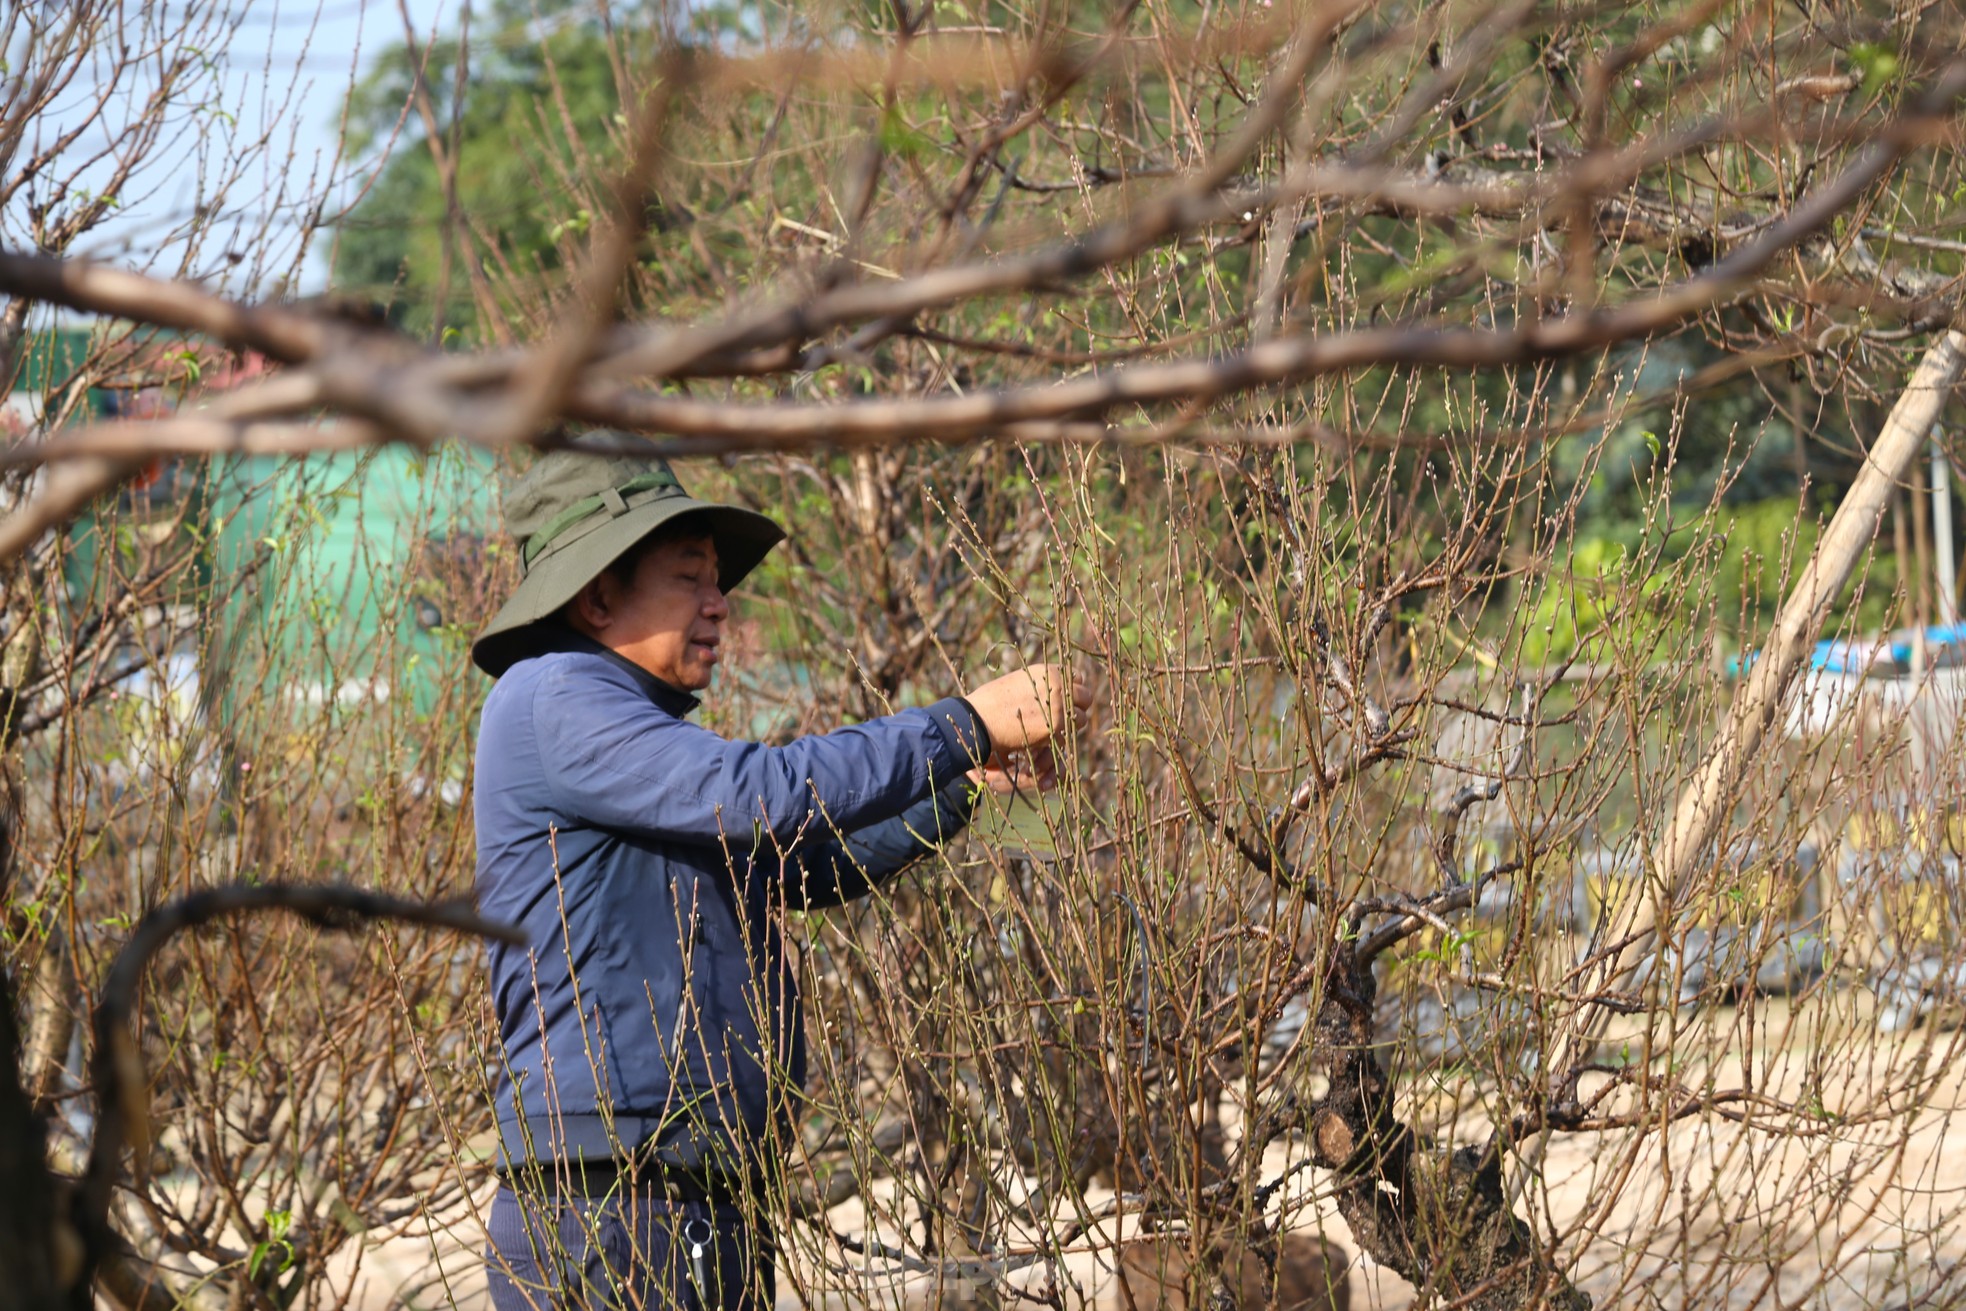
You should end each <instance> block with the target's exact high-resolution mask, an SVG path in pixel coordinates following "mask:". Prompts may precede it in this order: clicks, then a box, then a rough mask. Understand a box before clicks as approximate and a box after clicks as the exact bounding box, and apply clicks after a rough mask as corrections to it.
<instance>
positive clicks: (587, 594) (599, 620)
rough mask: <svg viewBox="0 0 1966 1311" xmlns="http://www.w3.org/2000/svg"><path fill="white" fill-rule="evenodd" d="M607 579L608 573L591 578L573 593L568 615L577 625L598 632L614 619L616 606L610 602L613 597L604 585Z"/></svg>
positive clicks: (568, 606) (568, 605) (568, 604)
mask: <svg viewBox="0 0 1966 1311" xmlns="http://www.w3.org/2000/svg"><path fill="white" fill-rule="evenodd" d="M606 580H607V575H606V574H602V575H601V576H600V577H598V578H594V579H590V580H589V581H588V583H587V585H586V586H584V587H582V588H581V589H580V590H579V591H578V592H575V593H574V594H573V600H571V601H569V602H567V615H568V617H569V618H571V619H572V620H573V621H574V624H575V626H576V627H579V628H583V629H587V630H588V631H590V632H595V633H598V632H601V631H603V630H604V629H606V628H607V626H608V624H609V623H611V622H612V621H613V619H614V607H613V606H612V605H611V604H610V602H611V601H612V600H613V598H612V597H610V596H609V595H608V592H607V588H605V587H604V586H602V584H603V583H604V582H605V581H606Z"/></svg>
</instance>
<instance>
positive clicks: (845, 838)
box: [754, 778, 978, 910]
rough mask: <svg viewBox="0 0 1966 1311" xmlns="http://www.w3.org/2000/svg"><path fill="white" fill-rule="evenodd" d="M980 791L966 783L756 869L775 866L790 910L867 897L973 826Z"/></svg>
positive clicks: (763, 861) (760, 862) (769, 858)
mask: <svg viewBox="0 0 1966 1311" xmlns="http://www.w3.org/2000/svg"><path fill="white" fill-rule="evenodd" d="M977 793H978V785H976V784H974V783H972V782H971V781H970V780H969V779H968V778H959V779H957V780H956V781H955V782H953V783H949V784H947V785H945V786H944V787H942V788H941V789H940V790H939V791H936V792H932V793H930V794H929V795H928V796H926V797H924V798H923V799H922V800H920V801H918V802H916V803H915V804H914V805H912V806H910V807H908V809H907V810H905V811H903V812H902V813H901V814H899V815H896V816H895V817H894V818H893V819H890V820H885V821H883V822H882V823H879V824H870V825H868V826H866V827H865V828H861V829H856V830H855V831H853V832H851V833H846V834H834V833H829V834H828V835H827V836H826V837H824V838H815V839H812V840H810V841H806V842H801V843H799V844H798V845H797V846H796V847H794V848H792V850H790V851H788V852H786V853H785V854H784V855H783V856H782V857H774V855H773V853H772V852H770V851H769V850H766V851H765V852H762V853H760V855H759V857H758V859H757V862H756V864H755V866H754V868H755V869H757V870H758V871H759V872H760V873H762V874H766V875H767V876H768V875H769V873H770V872H771V868H772V865H773V863H774V861H775V860H776V861H777V864H778V869H779V883H780V891H781V893H782V895H783V896H784V898H785V904H786V905H787V906H788V907H789V908H790V909H792V910H825V909H826V908H827V907H829V906H838V905H841V904H842V903H844V902H849V901H852V900H854V899H855V898H856V897H864V896H866V895H867V894H868V893H869V892H871V891H873V890H874V889H875V888H877V887H879V886H880V885H881V884H883V883H885V882H887V881H888V880H889V879H891V878H893V877H894V876H895V875H896V874H899V873H900V872H901V871H902V870H904V869H906V868H907V867H908V866H910V865H912V864H914V863H915V862H916V861H918V860H920V859H921V858H922V857H923V856H927V855H930V854H931V853H933V852H935V851H937V850H939V849H940V848H941V847H942V845H943V844H944V843H946V842H948V841H950V840H951V839H952V838H954V837H955V836H956V835H957V834H958V833H960V832H962V831H963V829H964V828H966V827H968V825H969V818H970V813H971V811H972V810H973V809H974V807H975V797H976V796H977Z"/></svg>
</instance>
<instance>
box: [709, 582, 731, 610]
mask: <svg viewBox="0 0 1966 1311" xmlns="http://www.w3.org/2000/svg"><path fill="white" fill-rule="evenodd" d="M729 614H730V598H728V597H726V596H725V595H724V590H723V589H722V588H721V587H718V586H717V585H716V584H715V583H712V584H710V586H709V587H707V588H706V589H704V592H703V617H704V618H705V619H722V618H724V617H725V616H727V615H729Z"/></svg>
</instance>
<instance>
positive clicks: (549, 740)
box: [530, 661, 989, 846]
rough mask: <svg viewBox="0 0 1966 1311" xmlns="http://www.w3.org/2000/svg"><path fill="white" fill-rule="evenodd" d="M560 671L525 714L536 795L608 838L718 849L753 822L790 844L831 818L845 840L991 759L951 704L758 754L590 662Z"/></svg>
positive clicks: (959, 705)
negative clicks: (542, 781)
mask: <svg viewBox="0 0 1966 1311" xmlns="http://www.w3.org/2000/svg"><path fill="white" fill-rule="evenodd" d="M569 666H570V667H568V668H563V669H561V670H556V671H554V677H553V678H551V679H548V680H542V685H541V686H540V687H538V688H537V689H535V691H534V700H533V704H532V706H531V709H530V719H531V724H532V729H533V732H534V733H536V734H537V737H538V740H539V748H540V754H541V756H542V758H543V759H544V760H545V761H546V762H547V780H546V781H547V786H548V788H549V789H550V792H551V796H552V800H553V802H554V804H555V805H556V806H557V807H558V808H559V809H560V810H562V811H563V812H564V813H565V814H567V815H569V816H571V817H573V818H576V819H579V820H582V821H585V822H587V823H590V824H593V825H595V826H597V827H601V828H607V829H613V830H616V831H619V832H625V833H635V834H642V835H646V836H648V837H652V838H656V839H660V840H668V841H685V842H720V841H724V840H725V839H727V838H734V837H736V836H737V835H739V834H743V835H746V836H748V835H749V834H750V833H751V832H752V830H753V828H754V826H762V828H763V829H764V831H765V832H766V833H768V834H770V835H771V837H772V838H774V839H776V840H777V841H778V842H779V843H781V844H785V845H788V846H789V845H790V844H791V843H793V842H795V841H797V840H798V838H799V837H800V836H801V835H802V834H809V833H811V832H813V831H814V830H815V829H816V828H817V827H819V826H821V825H824V824H825V823H826V822H827V821H828V819H829V818H830V820H831V822H832V823H834V824H836V825H838V826H839V827H841V828H843V829H846V830H848V831H853V830H855V829H858V828H860V827H863V826H865V825H868V824H872V823H876V822H879V821H882V820H886V819H888V818H890V817H892V816H895V815H898V814H901V813H902V812H903V811H904V810H905V809H906V808H907V807H908V806H910V805H911V804H912V803H915V802H917V801H919V800H920V799H921V798H922V797H923V796H924V795H926V794H927V793H928V792H929V790H930V789H931V788H934V787H937V786H938V785H940V784H942V783H944V782H945V781H951V782H952V781H954V780H957V779H960V778H962V777H963V776H964V775H965V774H967V773H968V771H969V770H971V769H972V768H974V767H975V766H976V764H977V762H978V760H979V759H980V758H981V757H983V756H984V755H985V754H986V753H987V752H988V750H989V739H988V737H987V736H986V735H985V734H984V732H983V730H982V728H981V726H980V721H979V719H978V716H977V715H976V713H975V712H974V711H973V710H972V709H971V708H970V707H969V706H968V704H967V703H965V702H963V701H961V700H958V699H955V698H950V699H947V700H944V701H939V702H936V703H935V704H934V705H932V706H929V707H926V708H924V709H921V710H904V711H901V712H900V713H898V714H895V715H889V716H886V717H884V718H881V719H875V720H869V721H868V722H866V723H864V724H858V725H854V726H853V727H850V728H844V729H839V730H836V731H834V732H832V733H827V734H821V735H816V736H813V737H806V738H800V739H798V740H797V741H795V742H791V743H787V744H786V745H784V746H778V747H768V746H763V745H760V744H758V743H753V742H734V741H730V740H727V739H725V738H721V737H718V736H717V735H716V734H714V733H712V732H710V731H708V730H707V729H704V728H701V727H698V726H697V725H695V724H691V723H688V722H687V721H685V720H682V719H679V718H677V717H676V716H674V715H671V714H669V713H667V712H665V711H662V710H660V709H658V708H657V707H655V706H653V705H651V704H650V703H649V702H648V700H647V698H646V697H645V696H643V695H642V694H641V693H640V692H639V690H638V689H637V688H636V687H635V685H634V684H633V683H632V681H630V680H629V679H628V678H627V676H626V675H623V674H619V673H618V672H617V671H615V670H613V669H612V668H611V667H607V666H603V665H601V664H600V663H599V662H598V661H596V662H593V663H591V664H585V665H584V666H582V665H575V664H573V662H569Z"/></svg>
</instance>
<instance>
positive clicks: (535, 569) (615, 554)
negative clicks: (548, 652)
mask: <svg viewBox="0 0 1966 1311" xmlns="http://www.w3.org/2000/svg"><path fill="white" fill-rule="evenodd" d="M685 515H688V516H690V517H692V518H701V519H702V521H703V525H704V528H705V529H706V530H707V531H708V532H709V534H710V536H711V538H712V539H714V540H715V542H716V544H717V585H718V586H719V587H721V588H722V589H723V590H724V591H725V592H727V593H728V592H729V591H730V590H731V589H732V588H734V587H736V586H737V585H738V584H739V583H741V582H743V581H744V579H745V577H746V576H747V575H749V574H750V572H751V571H752V570H753V569H756V568H757V567H758V565H759V564H760V563H762V562H763V560H764V558H765V556H767V555H769V554H770V553H771V548H772V547H774V546H776V545H778V544H779V543H780V542H782V541H784V540H785V530H784V529H783V528H780V527H779V526H778V525H777V524H776V523H774V522H772V520H770V519H768V518H766V517H765V516H764V515H762V514H757V513H755V512H753V511H750V510H740V509H738V508H737V507H736V506H732V505H711V504H708V503H706V502H703V501H698V500H692V499H691V498H690V497H687V496H666V497H662V498H659V499H657V500H654V501H650V502H648V503H647V504H645V505H640V506H636V507H634V508H632V509H630V510H629V511H628V512H627V513H626V514H623V515H620V516H618V517H616V518H615V519H614V520H613V521H612V522H609V523H606V524H603V525H602V526H601V527H599V528H597V529H595V530H594V531H592V532H590V533H587V534H585V535H583V536H582V537H580V538H579V539H578V540H577V541H573V542H570V543H568V544H567V545H566V546H565V547H563V548H561V549H559V550H549V551H547V552H546V553H545V554H544V555H542V556H540V558H539V559H537V560H535V561H534V562H533V564H532V567H531V568H530V569H529V570H527V571H526V576H525V578H524V579H522V580H521V581H520V583H519V585H518V586H517V587H515V588H513V589H512V595H511V597H510V598H508V599H507V600H506V602H505V604H504V606H502V607H501V608H500V609H499V612H498V613H497V614H496V615H495V616H493V618H492V621H491V623H489V624H487V625H486V626H485V630H484V631H483V632H481V633H479V634H478V637H477V640H476V641H474V642H473V643H472V644H471V662H472V663H473V664H475V665H477V666H478V668H480V669H482V670H484V671H485V672H486V673H487V674H490V675H491V676H492V677H493V678H497V677H498V676H499V675H500V674H503V673H504V672H505V671H506V670H507V669H509V668H510V667H511V666H512V664H513V663H514V662H515V661H517V660H519V659H521V658H522V657H523V656H524V655H525V654H526V653H527V651H528V650H529V649H530V648H531V647H532V646H533V645H534V642H535V640H536V638H537V636H538V634H537V632H536V631H535V630H534V629H533V625H534V624H537V623H539V622H540V621H541V620H542V619H550V618H552V617H553V616H554V615H556V614H558V613H559V611H560V608H561V607H562V606H564V605H565V604H566V603H567V602H569V601H571V600H573V598H574V597H575V595H577V594H578V593H579V591H580V589H581V588H583V587H585V586H587V584H588V583H590V582H592V581H593V580H594V579H595V578H597V577H599V576H600V573H601V571H602V570H604V569H606V568H607V567H608V566H609V565H611V564H613V563H614V562H615V561H616V560H618V559H620V558H621V556H622V555H623V554H624V553H626V552H627V551H628V550H629V548H631V547H633V546H634V545H635V543H637V542H639V541H641V540H642V539H643V538H644V537H647V536H648V535H649V534H650V533H652V532H654V531H655V530H656V529H658V528H660V527H662V525H664V524H666V523H670V522H672V521H674V520H676V519H680V518H682V517H683V516H685Z"/></svg>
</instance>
